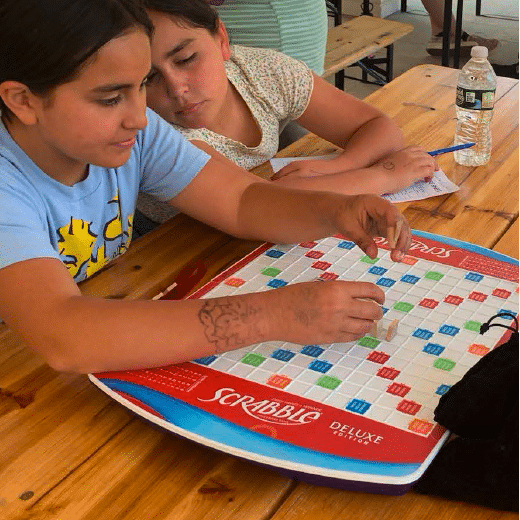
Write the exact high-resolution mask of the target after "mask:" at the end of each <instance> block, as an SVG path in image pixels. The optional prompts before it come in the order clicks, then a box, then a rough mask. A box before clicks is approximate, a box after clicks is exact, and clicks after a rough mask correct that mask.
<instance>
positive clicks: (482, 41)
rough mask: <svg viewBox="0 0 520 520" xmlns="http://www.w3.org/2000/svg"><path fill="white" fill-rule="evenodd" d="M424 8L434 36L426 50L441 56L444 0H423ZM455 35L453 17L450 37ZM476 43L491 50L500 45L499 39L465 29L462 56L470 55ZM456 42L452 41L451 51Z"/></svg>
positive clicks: (452, 37)
mask: <svg viewBox="0 0 520 520" xmlns="http://www.w3.org/2000/svg"><path fill="white" fill-rule="evenodd" d="M421 2H422V4H423V6H424V8H425V9H426V11H427V12H428V15H429V16H430V24H431V28H432V36H431V38H430V39H429V41H428V44H427V45H426V50H427V51H428V53H429V54H431V55H432V56H440V55H441V54H442V33H443V25H444V0H421ZM454 37H455V18H454V17H453V15H452V18H451V31H450V38H451V39H452V40H454ZM475 45H481V46H483V47H487V49H488V50H489V51H492V50H493V49H495V48H496V47H497V45H498V40H496V39H494V38H482V37H481V36H476V35H471V34H468V33H467V32H465V31H463V33H462V41H461V45H460V55H461V57H468V56H469V55H470V53H471V48H472V47H474V46H475ZM454 48H455V42H454V41H451V42H450V52H453V49H454Z"/></svg>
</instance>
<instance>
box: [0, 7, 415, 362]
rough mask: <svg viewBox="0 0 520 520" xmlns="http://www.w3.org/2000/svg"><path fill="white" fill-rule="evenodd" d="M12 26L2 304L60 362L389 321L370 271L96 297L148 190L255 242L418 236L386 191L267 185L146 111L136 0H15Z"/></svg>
mask: <svg viewBox="0 0 520 520" xmlns="http://www.w3.org/2000/svg"><path fill="white" fill-rule="evenodd" d="M0 34H2V38H3V42H5V43H4V44H2V46H0V103H1V104H0V107H1V111H2V114H1V120H2V124H1V125H0V208H1V211H0V316H1V317H2V318H3V319H4V320H5V321H6V323H7V324H8V325H9V326H10V327H11V328H12V329H13V331H15V332H17V333H18V334H19V335H20V336H21V337H22V338H23V339H24V340H25V342H26V343H27V345H28V346H29V347H30V348H32V349H34V350H35V351H36V352H38V353H39V354H41V355H42V356H43V357H44V358H45V360H46V361H47V362H48V363H49V364H50V365H51V366H53V367H54V368H56V369H57V370H65V371H78V372H93V371H101V370H112V369H128V368H137V367H146V366H148V367H151V366H158V365H165V364H169V363H176V362H180V361H184V360H188V359H193V358H197V357H202V356H206V355H209V354H212V353H215V352H220V351H226V350H231V349H234V348H238V347H242V346H244V345H248V344H252V343H257V342H259V341H265V340H274V339H276V340H286V341H291V342H296V343H304V342H305V343H308V342H315V343H332V342H336V341H351V340H353V339H355V338H358V337H360V336H362V335H363V334H364V333H366V332H367V331H368V330H369V329H370V328H371V326H372V325H373V322H374V320H378V319H380V318H381V316H382V311H381V307H380V304H382V303H383V300H384V293H383V292H382V291H381V289H379V288H378V287H376V286H375V285H373V284H370V283H361V282H347V281H340V282H330V283H322V284H319V283H312V282H310V283H302V284H294V285H289V286H286V287H284V288H281V289H278V290H273V291H269V292H261V293H256V294H247V295H238V296H232V297H225V298H214V299H207V300H184V301H120V300H105V299H102V298H96V297H87V296H83V295H82V294H81V292H80V290H79V288H78V286H77V284H76V282H78V281H80V280H82V279H84V278H85V277H88V276H90V275H91V274H92V273H94V272H96V271H97V270H98V269H99V268H101V267H102V266H103V265H106V263H107V262H109V261H110V260H111V259H112V258H114V257H116V256H117V255H119V254H121V253H123V252H124V251H125V250H126V249H127V247H128V245H129V243H130V240H131V235H132V222H133V212H134V209H135V200H136V198H137V193H138V191H139V190H142V191H146V192H148V193H150V194H153V195H155V196H157V197H159V198H161V199H162V200H165V201H168V203H169V204H171V205H172V206H175V207H176V208H178V209H179V210H180V211H182V212H185V213H187V214H188V215H191V216H193V217H195V218H197V219H200V220H202V221H204V222H206V223H207V224H210V225H212V226H215V227H217V228H219V229H221V230H223V231H225V232H227V233H230V234H233V235H236V236H239V237H245V238H256V239H261V240H271V241H275V242H286V243H291V242H300V241H304V240H311V239H316V238H320V237H324V236H328V235H332V234H335V233H342V234H344V235H346V236H347V237H349V238H350V239H352V240H353V241H355V242H356V243H357V244H359V245H360V247H361V248H362V249H363V250H364V251H365V252H366V253H367V254H368V255H369V256H372V257H374V256H375V255H376V254H377V246H376V244H375V242H374V240H373V238H372V237H374V236H386V237H388V239H389V242H390V243H391V244H392V246H393V251H392V256H393V258H394V259H395V260H398V259H399V258H400V257H402V255H403V254H404V252H405V251H406V249H407V248H408V246H409V244H410V232H409V228H408V225H407V223H406V221H405V220H404V218H403V216H402V215H401V214H400V213H399V212H398V211H397V209H396V208H395V207H394V206H392V205H391V204H389V203H388V202H386V201H384V200H383V199H381V198H379V197H377V196H372V195H370V196H369V195H367V196H357V197H349V196H344V195H338V194H334V193H326V192H313V191H307V192H305V191H297V190H292V189H288V188H282V187H280V186H277V185H276V184H274V183H269V182H266V181H262V180H260V179H258V178H257V177H255V176H253V175H252V174H250V173H248V172H247V171H245V170H242V169H240V168H238V167H236V166H234V165H232V164H227V163H223V162H222V161H220V160H216V159H213V158H210V157H209V156H208V155H207V154H206V153H205V152H203V151H201V150H200V149H198V148H196V147H194V146H193V145H191V144H189V143H187V142H186V141H185V140H184V139H182V138H180V137H179V134H178V133H177V132H175V131H174V130H173V129H172V128H171V127H170V125H169V124H167V123H165V122H164V121H162V120H161V119H160V118H159V117H158V116H156V115H155V114H154V113H153V112H151V111H146V99H145V88H146V82H147V78H148V75H149V72H150V67H151V60H150V42H149V37H150V34H151V24H150V21H149V19H148V17H147V16H146V14H145V13H144V12H143V11H142V10H141V9H140V8H139V6H138V5H137V4H136V3H135V2H134V1H133V0H53V1H52V2H42V1H41V0H4V1H3V2H2V4H1V5H0ZM222 187H225V189H222ZM215 194H219V195H218V196H215ZM35 302H37V304H35ZM272 309H276V312H273V311H272ZM172 337H174V338H175V341H174V342H172V341H171V338H172Z"/></svg>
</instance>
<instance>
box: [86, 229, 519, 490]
mask: <svg viewBox="0 0 520 520" xmlns="http://www.w3.org/2000/svg"><path fill="white" fill-rule="evenodd" d="M377 242H378V246H379V255H378V258H377V259H370V258H369V257H367V256H366V255H365V254H364V253H363V252H362V251H361V249H359V248H358V247H357V246H356V245H355V244H354V243H352V242H350V241H348V240H346V239H344V238H342V237H330V238H326V239H323V240H320V241H316V242H307V243H301V244H297V245H273V244H264V245H263V246H261V247H260V248H258V249H257V250H255V251H254V252H253V253H251V254H250V255H248V256H246V257H245V258H243V259H242V260H241V261H240V262H238V263H237V264H235V265H234V266H232V267H231V268H229V269H227V270H226V271H225V272H223V273H222V274H220V275H219V276H217V277H216V278H214V279H213V280H211V281H210V282H209V283H208V284H206V285H205V286H204V287H202V288H201V289H200V290H198V291H197V292H196V293H195V294H194V295H192V296H191V297H195V298H209V297H217V296H225V295H233V294H241V293H247V292H254V291H266V290H276V288H278V287H281V286H284V285H286V284H291V283H297V282H300V281H309V280H316V279H318V278H319V279H321V280H324V281H329V280H336V279H338V280H342V279H345V280H364V281H370V282H373V283H375V284H377V285H378V286H379V287H381V288H382V289H383V290H384V292H385V296H386V300H385V303H384V306H383V312H384V318H383V323H389V322H391V321H393V320H395V319H397V320H398V322H399V325H398V331H397V335H396V336H395V337H394V338H393V339H392V340H390V341H386V340H385V339H384V338H383V339H381V338H380V337H374V336H376V335H375V334H374V336H370V335H366V336H364V337H362V338H360V339H359V340H357V341H354V342H350V343H335V344H327V345H316V344H312V343H309V344H307V345H297V344H292V343H286V342H282V341H270V342H265V343H260V344H255V345H251V346H248V347H246V348H241V349H239V350H234V351H230V352H226V353H224V354H221V355H212V356H208V357H204V358H200V359H196V360H194V361H192V362H187V363H182V364H179V365H172V366H167V367H161V368H155V369H149V370H135V371H126V372H107V373H100V374H91V375H89V377H90V379H91V381H92V382H93V383H94V384H96V385H97V386H98V387H99V388H101V389H102V390H103V391H105V392H106V393H107V394H108V395H109V396H111V397H112V398H114V399H115V400H117V401H118V402H120V403H121V404H123V405H124V406H126V407H128V408H129V409H130V410H132V411H133V412H135V413H137V414H138V415H140V416H141V417H143V418H145V419H146V420H148V421H151V422H152V423H155V424H157V425H159V426H160V427H162V428H164V429H166V430H168V431H170V432H173V433H175V434H178V435H180V436H183V437H185V438H187V439H190V440H192V441H195V442H198V443H201V444H203V445H205V446H208V447H211V448H214V449H217V450H220V451H223V452H226V453H229V454H232V455H234V456H237V457H240V458H243V459H247V460H250V461H253V462H256V463H258V464H261V465H264V466H267V467H269V468H273V469H276V470H277V471H279V472H282V473H284V474H287V475H290V476H291V477H293V478H297V479H300V480H304V481H307V482H311V483H317V484H320V485H329V486H332V487H340V488H346V489H353V490H364V491H368V492H375V493H384V494H402V493H404V492H406V491H407V490H408V489H410V487H411V486H412V485H413V483H414V482H415V481H417V480H418V479H419V477H420V476H421V475H422V473H423V472H424V471H425V469H426V468H427V467H428V465H429V463H430V462H431V460H432V459H433V457H434V456H435V454H436V453H437V452H438V450H439V449H440V447H441V446H442V444H443V442H444V441H445V440H446V438H447V436H448V434H449V432H447V431H446V430H445V429H444V428H443V427H442V426H440V425H438V424H436V423H435V421H434V409H435V407H436V405H437V403H438V400H439V399H440V397H441V396H442V395H443V394H445V393H446V392H447V391H448V390H449V388H450V387H451V386H452V385H453V384H454V383H456V382H457V381H458V380H460V379H461V378H462V376H463V375H464V374H465V373H466V371H467V370H468V369H469V368H470V367H471V366H473V365H474V364H475V363H476V362H477V361H478V360H479V359H481V358H482V356H484V355H486V353H487V352H489V351H490V350H491V349H493V348H494V347H495V346H497V345H498V344H500V343H502V342H503V341H504V340H505V339H506V336H505V335H504V333H505V329H504V328H501V327H492V328H490V329H489V330H488V331H487V332H486V334H485V335H481V334H480V332H479V331H480V325H481V324H482V323H484V322H486V321H487V320H488V319H489V318H491V317H492V316H493V315H495V314H496V313H498V312H510V313H513V314H514V315H515V316H516V315H517V314H518V299H519V297H518V262H517V261H516V260H513V259H511V258H509V257H506V256H504V255H500V254H497V253H494V252H493V251H490V250H488V249H484V248H482V247H479V246H475V245H471V244H467V243H463V242H460V241H456V240H453V239H448V238H446V237H441V236H438V235H432V234H428V233H423V232H418V231H414V233H413V241H412V246H411V248H410V250H409V252H408V254H407V256H406V257H405V258H404V260H403V261H402V262H400V263H394V262H392V260H391V259H390V256H389V255H390V252H389V249H388V244H387V242H386V240H384V239H377ZM500 320H501V321H502V323H504V324H505V325H510V324H511V319H508V318H499V321H500ZM506 334H507V333H506ZM172 341H175V339H174V338H172Z"/></svg>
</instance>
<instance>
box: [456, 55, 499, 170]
mask: <svg viewBox="0 0 520 520" xmlns="http://www.w3.org/2000/svg"><path fill="white" fill-rule="evenodd" d="M487 56H488V50H487V48H486V47H480V46H474V47H472V48H471V59H470V60H469V61H468V62H467V63H466V65H464V67H462V70H461V71H460V75H459V81H458V83H457V98H456V102H455V108H456V114H457V127H456V129H455V140H454V144H455V145H457V144H464V143H475V146H472V147H470V148H465V149H463V150H458V151H456V152H455V153H454V157H455V161H456V162H457V163H458V164H463V165H465V166H479V165H481V164H486V163H487V162H488V161H489V157H490V155H491V128H490V124H491V118H492V117H493V106H494V104H495V89H496V86H497V78H496V75H495V71H494V70H493V67H492V66H491V64H490V63H489V61H488V60H487Z"/></svg>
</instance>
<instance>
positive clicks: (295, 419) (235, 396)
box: [198, 388, 321, 426]
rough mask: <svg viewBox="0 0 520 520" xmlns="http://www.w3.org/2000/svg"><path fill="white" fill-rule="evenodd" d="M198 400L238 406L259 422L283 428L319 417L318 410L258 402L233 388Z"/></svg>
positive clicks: (274, 401) (295, 405) (270, 401)
mask: <svg viewBox="0 0 520 520" xmlns="http://www.w3.org/2000/svg"><path fill="white" fill-rule="evenodd" d="M198 400H199V401H202V402H206V403H209V402H212V401H217V402H218V403H219V404H220V405H222V406H229V407H235V406H238V407H240V409H242V410H243V411H244V412H245V413H247V414H248V415H250V416H251V417H254V418H255V419H258V420H259V421H263V422H266V423H270V424H280V425H285V426H298V425H300V426H301V425H303V424H309V423H311V422H313V421H316V420H317V419H319V418H320V416H321V412H320V411H319V409H317V408H314V407H312V406H306V405H299V404H296V403H291V402H284V401H281V400H278V399H261V400H258V399H257V398H255V397H253V396H252V395H242V394H240V393H238V392H236V391H235V389H234V388H220V389H219V390H217V391H216V392H215V395H214V396H213V397H212V398H211V399H201V398H200V397H198Z"/></svg>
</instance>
